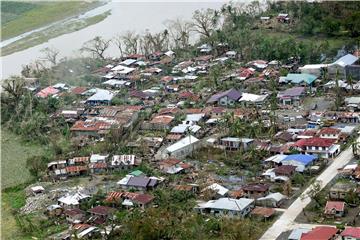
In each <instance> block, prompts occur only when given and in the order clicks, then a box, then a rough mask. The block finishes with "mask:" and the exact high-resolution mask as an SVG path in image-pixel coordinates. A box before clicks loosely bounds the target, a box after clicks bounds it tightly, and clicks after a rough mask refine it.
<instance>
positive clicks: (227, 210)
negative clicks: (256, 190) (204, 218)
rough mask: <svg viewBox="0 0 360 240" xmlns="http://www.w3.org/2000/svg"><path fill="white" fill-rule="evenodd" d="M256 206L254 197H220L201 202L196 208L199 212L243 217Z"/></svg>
mask: <svg viewBox="0 0 360 240" xmlns="http://www.w3.org/2000/svg"><path fill="white" fill-rule="evenodd" d="M253 207H254V199H248V198H240V199H234V198H219V199H217V200H210V201H208V202H200V203H199V204H198V205H197V206H196V207H195V210H196V211H198V212H199V213H202V214H206V213H210V214H213V215H215V216H227V217H234V218H235V217H237V218H242V217H245V216H246V215H248V214H249V213H250V212H251V210H252V208H253Z"/></svg>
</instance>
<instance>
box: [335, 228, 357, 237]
mask: <svg viewBox="0 0 360 240" xmlns="http://www.w3.org/2000/svg"><path fill="white" fill-rule="evenodd" d="M340 235H341V236H343V237H353V238H360V227H348V228H346V229H345V230H344V231H343V232H342V233H341V234H340Z"/></svg>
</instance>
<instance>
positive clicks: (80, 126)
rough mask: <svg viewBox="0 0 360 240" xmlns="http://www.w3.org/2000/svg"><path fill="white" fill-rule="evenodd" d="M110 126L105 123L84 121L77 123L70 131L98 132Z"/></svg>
mask: <svg viewBox="0 0 360 240" xmlns="http://www.w3.org/2000/svg"><path fill="white" fill-rule="evenodd" d="M110 127H111V124H110V123H107V122H101V121H98V122H85V121H77V122H75V124H74V125H73V126H72V127H71V128H70V131H99V130H105V129H110Z"/></svg>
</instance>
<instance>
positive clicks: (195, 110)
mask: <svg viewBox="0 0 360 240" xmlns="http://www.w3.org/2000/svg"><path fill="white" fill-rule="evenodd" d="M185 112H186V113H187V114H196V113H202V109H201V108H187V109H185Z"/></svg>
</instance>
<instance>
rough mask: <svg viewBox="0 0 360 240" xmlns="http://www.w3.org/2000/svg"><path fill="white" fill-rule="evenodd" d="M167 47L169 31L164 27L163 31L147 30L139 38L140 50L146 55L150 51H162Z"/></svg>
mask: <svg viewBox="0 0 360 240" xmlns="http://www.w3.org/2000/svg"><path fill="white" fill-rule="evenodd" d="M168 47H169V33H168V31H167V30H166V29H165V30H164V31H163V32H158V33H150V32H149V31H147V32H146V33H145V34H144V35H143V36H142V37H141V39H140V50H141V51H142V53H143V54H145V55H147V54H149V53H151V52H156V51H164V50H166V49H168Z"/></svg>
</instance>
